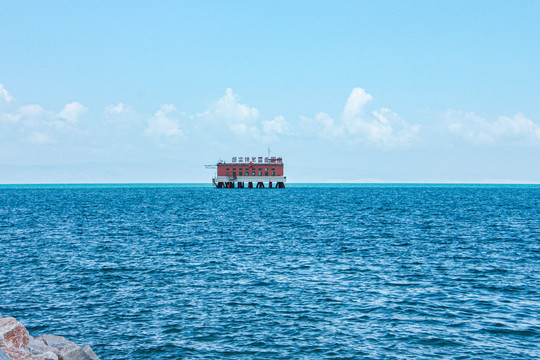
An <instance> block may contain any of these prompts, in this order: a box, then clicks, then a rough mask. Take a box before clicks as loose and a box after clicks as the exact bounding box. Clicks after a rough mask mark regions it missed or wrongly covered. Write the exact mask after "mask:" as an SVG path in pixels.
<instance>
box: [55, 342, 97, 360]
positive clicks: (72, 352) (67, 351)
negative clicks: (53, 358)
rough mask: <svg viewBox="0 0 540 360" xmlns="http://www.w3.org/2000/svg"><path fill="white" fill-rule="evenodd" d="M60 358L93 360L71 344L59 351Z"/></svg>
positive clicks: (65, 359)
mask: <svg viewBox="0 0 540 360" xmlns="http://www.w3.org/2000/svg"><path fill="white" fill-rule="evenodd" d="M60 358H61V359H63V360H93V359H92V358H91V357H90V356H89V355H88V354H87V353H86V352H85V351H84V350H83V349H81V347H80V346H79V345H77V344H74V343H71V344H68V345H66V346H65V347H64V348H63V349H62V350H61V351H60Z"/></svg>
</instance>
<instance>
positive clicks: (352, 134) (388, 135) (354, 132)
mask: <svg viewBox="0 0 540 360" xmlns="http://www.w3.org/2000/svg"><path fill="white" fill-rule="evenodd" d="M372 99H373V96H371V95H370V94H368V93H367V92H366V91H365V90H364V89H361V88H354V89H353V90H352V91H351V94H350V95H349V97H348V99H347V101H346V103H345V107H344V109H343V112H342V113H341V116H340V118H339V120H335V119H333V118H332V117H331V116H330V115H328V114H326V113H318V114H317V115H315V119H314V120H312V121H306V120H304V123H306V124H307V126H308V127H310V126H313V127H314V128H315V129H316V132H317V133H318V135H319V136H320V137H321V138H325V139H334V140H339V141H347V142H351V143H363V144H365V145H374V146H379V147H382V148H394V147H400V146H407V145H409V144H410V143H411V142H412V140H413V138H414V137H415V136H416V134H417V133H418V131H419V130H420V126H419V125H411V124H408V123H407V122H406V121H404V120H403V119H401V118H400V117H399V116H398V115H397V114H396V113H395V112H393V111H391V110H390V109H388V108H381V109H378V110H374V111H371V112H366V111H365V110H364V108H365V106H366V105H367V104H368V103H369V102H370V101H371V100H372ZM308 131H309V130H308Z"/></svg>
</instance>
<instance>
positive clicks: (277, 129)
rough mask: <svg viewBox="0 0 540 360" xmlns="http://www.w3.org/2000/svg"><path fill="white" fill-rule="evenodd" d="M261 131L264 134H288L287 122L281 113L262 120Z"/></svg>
mask: <svg viewBox="0 0 540 360" xmlns="http://www.w3.org/2000/svg"><path fill="white" fill-rule="evenodd" d="M262 127H263V132H264V133H265V134H288V133H289V124H288V122H287V121H286V120H285V118H284V117H283V116H281V115H278V116H276V117H275V118H274V119H272V120H267V121H263V122H262Z"/></svg>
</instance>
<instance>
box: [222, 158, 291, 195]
mask: <svg viewBox="0 0 540 360" xmlns="http://www.w3.org/2000/svg"><path fill="white" fill-rule="evenodd" d="M215 167H216V169H217V171H216V176H215V177H214V178H213V179H212V183H213V184H214V186H216V187H217V188H220V189H221V188H235V187H236V188H244V187H247V188H253V187H256V188H264V187H265V185H264V183H268V187H269V188H272V187H276V188H284V187H285V182H286V181H287V178H286V176H285V175H284V172H283V159H282V158H281V157H262V156H259V157H250V156H247V157H242V156H240V157H233V158H232V161H231V162H225V161H220V162H218V163H217V164H216V165H215ZM254 184H255V185H254Z"/></svg>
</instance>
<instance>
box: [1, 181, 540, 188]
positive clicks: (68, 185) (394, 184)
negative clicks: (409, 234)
mask: <svg viewBox="0 0 540 360" xmlns="http://www.w3.org/2000/svg"><path fill="white" fill-rule="evenodd" d="M185 187H196V188H213V186H212V183H210V182H208V183H21V184H0V189H15V188H19V189H25V188H43V189H46V188H51V189H52V188H64V189H65V188H72V189H75V188H185ZM287 187H288V188H301V187H326V188H331V187H483V188H485V187H509V188H519V187H540V183H503V182H501V183H491V182H483V183H482V182H477V183H472V182H440V183H436V182H426V183H414V182H377V183H356V182H341V183H339V182H327V183H287Z"/></svg>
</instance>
